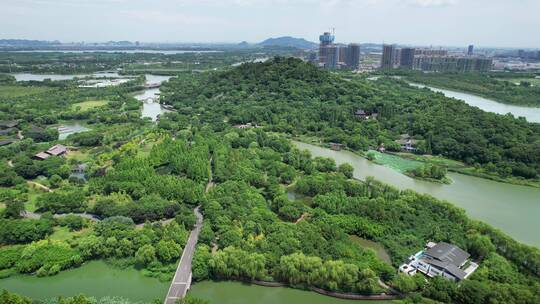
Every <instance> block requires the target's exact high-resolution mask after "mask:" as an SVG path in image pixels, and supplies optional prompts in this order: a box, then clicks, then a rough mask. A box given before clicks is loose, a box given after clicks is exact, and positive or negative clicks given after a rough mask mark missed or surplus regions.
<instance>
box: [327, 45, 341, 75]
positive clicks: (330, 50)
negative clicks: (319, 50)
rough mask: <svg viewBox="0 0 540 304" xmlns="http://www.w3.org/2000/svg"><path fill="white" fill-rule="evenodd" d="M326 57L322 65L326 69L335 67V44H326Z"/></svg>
mask: <svg viewBox="0 0 540 304" xmlns="http://www.w3.org/2000/svg"><path fill="white" fill-rule="evenodd" d="M325 48H326V57H325V62H324V67H325V68H327V69H335V68H337V67H338V62H339V47H337V46H335V45H329V46H326V47H325Z"/></svg>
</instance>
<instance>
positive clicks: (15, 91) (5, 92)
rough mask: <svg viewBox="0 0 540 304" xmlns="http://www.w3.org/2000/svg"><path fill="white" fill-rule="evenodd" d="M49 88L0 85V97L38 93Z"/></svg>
mask: <svg viewBox="0 0 540 304" xmlns="http://www.w3.org/2000/svg"><path fill="white" fill-rule="evenodd" d="M49 90H50V89H49V88H42V87H23V86H12V85H8V86H0V98H14V97H20V96H27V95H33V94H39V93H44V92H47V91H49Z"/></svg>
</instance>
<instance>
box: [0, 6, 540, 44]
mask: <svg viewBox="0 0 540 304" xmlns="http://www.w3.org/2000/svg"><path fill="white" fill-rule="evenodd" d="M538 11H540V1H537V0H516V1H506V0H326V1H323V0H290V1H287V0H221V1H212V0H161V1H149V0H2V14H1V16H2V18H0V28H2V32H1V33H0V39H37V40H60V41H62V42H80V41H85V42H103V41H109V40H114V41H119V40H129V41H141V42H169V43H238V42H241V41H248V42H252V43H254V42H260V41H262V40H265V39H267V38H270V37H279V36H293V37H299V38H305V39H306V40H309V41H313V42H317V41H318V35H319V34H320V33H321V32H323V31H328V30H330V29H332V28H335V29H336V42H337V43H349V42H354V43H368V42H369V43H383V42H385V43H398V44H403V45H418V46H422V45H423V46H429V45H434V46H455V47H460V46H461V47H463V48H466V47H467V46H468V45H470V44H474V45H475V47H476V48H482V47H505V48H507V47H511V48H540V35H538V33H537V31H538V28H540V18H538V16H537V12H538Z"/></svg>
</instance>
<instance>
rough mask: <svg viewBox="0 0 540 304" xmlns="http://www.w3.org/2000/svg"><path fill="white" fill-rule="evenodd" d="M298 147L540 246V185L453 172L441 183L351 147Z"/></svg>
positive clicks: (300, 145) (299, 145)
mask: <svg viewBox="0 0 540 304" xmlns="http://www.w3.org/2000/svg"><path fill="white" fill-rule="evenodd" d="M294 143H295V144H296V145H297V146H298V148H300V149H306V150H309V151H310V152H311V154H312V155H313V156H314V157H316V156H322V157H330V158H333V159H335V161H336V163H337V164H338V165H339V164H342V163H349V164H351V165H352V166H353V167H354V177H356V178H358V179H361V180H364V179H365V178H366V177H368V176H373V177H375V178H376V179H377V180H380V181H382V182H385V183H387V184H390V185H392V186H394V187H397V188H399V189H412V190H415V191H417V192H420V193H426V194H430V195H432V196H434V197H436V198H438V199H442V200H447V201H449V202H451V203H452V204H454V205H456V206H459V207H461V208H463V209H465V210H466V212H467V214H468V215H470V216H471V217H473V218H476V219H479V220H482V221H484V222H486V223H489V224H490V225H492V226H494V227H496V228H499V229H501V230H502V231H504V232H505V233H507V234H508V235H510V236H512V237H514V238H515V239H517V240H519V241H521V242H524V243H527V244H530V245H534V246H537V247H540V233H539V231H540V220H539V219H540V189H539V188H532V187H526V186H518V185H512V184H506V183H500V182H496V181H492V180H488V179H483V178H478V177H474V176H468V175H463V174H458V173H453V172H450V173H449V174H448V176H449V177H450V178H451V179H452V180H453V183H452V184H449V185H447V184H438V183H431V182H427V181H422V180H417V179H413V178H410V177H408V176H406V175H403V174H401V173H399V172H397V171H395V170H393V169H391V168H388V167H385V166H381V165H378V164H375V163H373V162H370V161H368V160H367V159H365V158H363V157H361V156H359V155H356V154H354V153H352V152H349V151H345V150H342V151H333V150H330V149H327V148H322V147H318V146H315V145H310V144H306V143H301V142H296V141H295V142H294Z"/></svg>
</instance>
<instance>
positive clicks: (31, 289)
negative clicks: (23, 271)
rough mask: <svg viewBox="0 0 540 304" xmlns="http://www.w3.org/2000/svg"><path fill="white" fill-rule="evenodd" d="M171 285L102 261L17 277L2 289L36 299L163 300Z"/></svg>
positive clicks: (6, 281) (1, 284)
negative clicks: (48, 274) (55, 272)
mask: <svg viewBox="0 0 540 304" xmlns="http://www.w3.org/2000/svg"><path fill="white" fill-rule="evenodd" d="M168 288H169V283H168V282H160V281H159V280H157V279H154V278H149V277H145V276H143V274H142V273H141V272H140V271H137V270H135V269H118V268H113V267H111V266H109V265H107V264H106V263H105V262H102V261H93V262H89V263H86V264H84V265H83V266H81V267H79V268H75V269H70V270H67V271H62V272H60V273H59V274H58V275H55V276H52V277H42V278H38V277H37V276H30V275H17V276H12V277H9V278H6V279H1V280H0V290H2V289H7V290H9V291H11V292H15V293H18V294H22V295H25V296H28V297H31V298H34V299H48V298H53V297H57V296H75V295H78V294H85V295H89V296H94V297H96V298H101V297H105V296H118V297H124V298H127V299H130V300H132V301H152V300H154V299H163V298H164V297H165V294H166V293H167V290H168Z"/></svg>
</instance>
